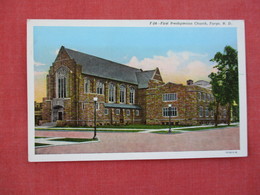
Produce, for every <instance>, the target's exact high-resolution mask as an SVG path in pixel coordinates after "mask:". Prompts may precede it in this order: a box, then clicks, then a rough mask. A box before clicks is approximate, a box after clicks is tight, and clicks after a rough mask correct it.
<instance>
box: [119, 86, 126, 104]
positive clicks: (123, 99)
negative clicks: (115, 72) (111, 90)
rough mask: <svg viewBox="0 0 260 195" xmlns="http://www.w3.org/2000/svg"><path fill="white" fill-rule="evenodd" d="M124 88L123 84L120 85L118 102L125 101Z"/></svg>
mask: <svg viewBox="0 0 260 195" xmlns="http://www.w3.org/2000/svg"><path fill="white" fill-rule="evenodd" d="M125 93H126V88H125V86H124V85H120V103H125Z"/></svg>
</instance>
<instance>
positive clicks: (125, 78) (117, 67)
mask: <svg viewBox="0 0 260 195" xmlns="http://www.w3.org/2000/svg"><path fill="white" fill-rule="evenodd" d="M64 49H65V50H66V52H67V53H68V55H69V56H70V58H72V59H74V60H75V61H76V63H77V64H80V65H81V66H82V73H84V74H88V75H92V76H97V77H101V78H106V79H111V80H117V81H122V82H126V83H131V84H136V85H138V84H139V83H138V79H137V75H136V73H138V72H141V70H140V69H137V68H133V67H130V66H126V65H123V64H119V63H116V62H112V61H109V60H105V59H102V58H99V57H96V56H92V55H88V54H85V53H82V52H79V51H74V50H71V49H68V48H65V47H64ZM142 83H143V82H142Z"/></svg>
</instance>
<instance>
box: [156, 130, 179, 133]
mask: <svg viewBox="0 0 260 195" xmlns="http://www.w3.org/2000/svg"><path fill="white" fill-rule="evenodd" d="M151 133H158V134H178V133H181V132H176V131H173V130H172V132H171V133H169V131H152V132H151Z"/></svg>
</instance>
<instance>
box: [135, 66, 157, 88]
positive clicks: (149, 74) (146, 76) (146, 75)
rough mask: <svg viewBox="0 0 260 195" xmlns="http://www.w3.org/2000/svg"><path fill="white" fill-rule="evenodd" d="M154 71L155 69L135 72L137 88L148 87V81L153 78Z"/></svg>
mask: <svg viewBox="0 0 260 195" xmlns="http://www.w3.org/2000/svg"><path fill="white" fill-rule="evenodd" d="M154 72H155V70H148V71H142V72H136V77H137V81H138V88H139V89H144V88H147V87H148V82H149V81H150V80H151V79H152V78H153V75H154Z"/></svg>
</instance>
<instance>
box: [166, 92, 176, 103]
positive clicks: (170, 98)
mask: <svg viewBox="0 0 260 195" xmlns="http://www.w3.org/2000/svg"><path fill="white" fill-rule="evenodd" d="M175 100H177V93H166V94H163V101H164V102H167V101H175Z"/></svg>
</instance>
